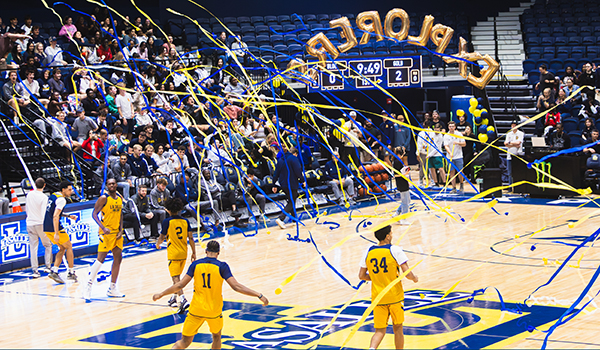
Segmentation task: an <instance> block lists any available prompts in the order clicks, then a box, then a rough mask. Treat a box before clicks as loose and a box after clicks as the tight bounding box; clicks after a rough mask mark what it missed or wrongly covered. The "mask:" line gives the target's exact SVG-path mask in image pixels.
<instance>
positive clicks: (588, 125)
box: [581, 118, 596, 145]
mask: <svg viewBox="0 0 600 350" xmlns="http://www.w3.org/2000/svg"><path fill="white" fill-rule="evenodd" d="M594 130H596V127H595V126H594V121H593V120H592V119H590V118H586V119H585V121H584V126H583V130H581V144H582V145H586V144H587V143H588V142H589V140H591V139H592V131H594Z"/></svg>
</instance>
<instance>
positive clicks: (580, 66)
mask: <svg viewBox="0 0 600 350" xmlns="http://www.w3.org/2000/svg"><path fill="white" fill-rule="evenodd" d="M588 62H589V60H588V59H587V57H586V58H580V59H578V60H577V66H576V67H575V68H576V69H579V70H582V69H583V65H584V64H586V63H588ZM592 62H593V61H592Z"/></svg>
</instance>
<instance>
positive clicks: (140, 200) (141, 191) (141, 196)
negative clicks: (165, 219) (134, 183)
mask: <svg viewBox="0 0 600 350" xmlns="http://www.w3.org/2000/svg"><path fill="white" fill-rule="evenodd" d="M133 203H134V204H135V206H136V208H137V211H138V214H139V215H140V221H141V223H142V224H144V225H148V224H150V237H152V238H158V222H159V221H158V220H159V217H158V215H154V212H152V210H151V208H150V202H149V199H148V186H146V185H144V184H141V185H139V186H138V192H137V193H136V194H135V195H134V196H133ZM135 239H136V240H139V237H136V238H135Z"/></svg>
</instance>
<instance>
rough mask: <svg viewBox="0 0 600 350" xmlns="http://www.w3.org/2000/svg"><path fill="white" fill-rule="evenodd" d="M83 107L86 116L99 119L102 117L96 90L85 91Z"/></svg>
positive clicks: (82, 101)
mask: <svg viewBox="0 0 600 350" xmlns="http://www.w3.org/2000/svg"><path fill="white" fill-rule="evenodd" d="M81 105H82V106H83V109H84V110H85V115H87V116H89V117H92V118H97V117H98V116H99V115H100V105H101V102H100V99H98V98H96V93H95V92H94V89H91V88H88V89H86V90H85V98H83V99H82V100H81Z"/></svg>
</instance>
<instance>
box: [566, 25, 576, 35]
mask: <svg viewBox="0 0 600 350" xmlns="http://www.w3.org/2000/svg"><path fill="white" fill-rule="evenodd" d="M566 34H567V36H572V35H579V27H567V31H566Z"/></svg>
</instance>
